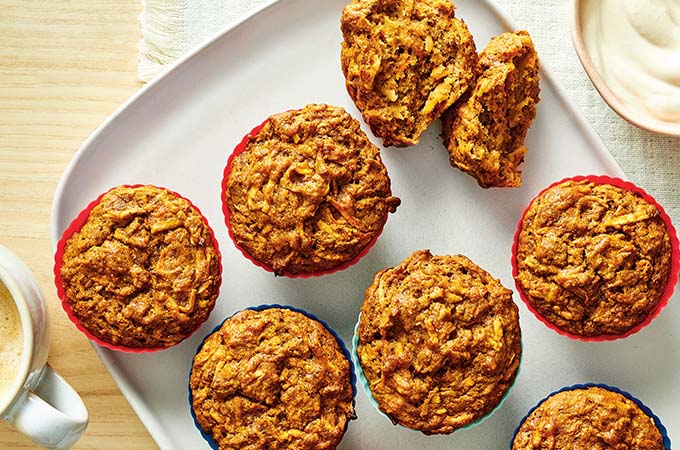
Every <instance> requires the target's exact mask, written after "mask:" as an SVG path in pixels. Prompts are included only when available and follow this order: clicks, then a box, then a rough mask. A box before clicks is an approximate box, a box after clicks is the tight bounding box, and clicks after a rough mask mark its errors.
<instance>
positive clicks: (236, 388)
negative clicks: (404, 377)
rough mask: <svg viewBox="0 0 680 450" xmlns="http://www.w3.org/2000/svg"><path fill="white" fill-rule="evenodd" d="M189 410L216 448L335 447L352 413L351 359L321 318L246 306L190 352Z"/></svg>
mask: <svg viewBox="0 0 680 450" xmlns="http://www.w3.org/2000/svg"><path fill="white" fill-rule="evenodd" d="M190 387H191V393H192V397H193V404H192V407H193V411H194V413H195V416H196V420H197V421H198V423H199V425H200V426H201V428H202V429H203V430H204V431H205V432H207V433H208V434H210V435H211V436H212V437H213V439H214V440H215V442H216V443H217V444H218V445H219V448H220V450H236V449H249V450H325V449H328V450H332V449H334V448H335V447H336V446H337V445H338V444H339V442H340V440H341V439H342V436H343V434H344V431H345V427H346V424H347V422H348V421H349V420H350V418H351V417H353V415H354V407H353V392H352V386H351V384H350V364H349V361H348V360H347V358H346V357H345V355H344V354H343V353H342V351H341V349H340V346H339V344H338V343H337V341H336V340H335V338H334V337H333V335H332V334H331V333H330V332H329V331H328V330H327V329H326V328H325V327H324V326H323V325H321V324H320V323H319V322H317V321H315V320H312V319H309V318H308V317H306V316H304V315H303V314H301V313H298V312H295V311H290V310H287V309H281V308H270V309H265V310H263V311H251V310H245V311H242V312H239V313H237V314H236V315H234V316H232V317H231V318H229V319H228V320H226V321H225V322H224V324H223V325H222V327H221V328H220V329H219V330H218V331H216V332H215V333H213V334H212V335H211V336H209V337H208V338H207V339H206V340H205V342H204V343H203V346H202V348H201V350H200V351H199V352H198V353H197V354H196V356H195V357H194V362H193V369H192V373H191V379H190Z"/></svg>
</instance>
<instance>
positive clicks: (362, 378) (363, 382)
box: [352, 313, 524, 434]
mask: <svg viewBox="0 0 680 450" xmlns="http://www.w3.org/2000/svg"><path fill="white" fill-rule="evenodd" d="M360 320H361V313H359V318H358V319H357V323H356V325H355V326H354V334H353V335H352V362H353V365H354V367H355V369H356V371H357V374H356V378H357V383H358V384H359V385H360V386H361V388H362V389H363V391H364V392H365V393H366V396H367V397H368V400H369V402H370V403H371V405H373V406H374V407H375V409H376V410H377V411H378V412H379V413H380V415H381V416H383V417H384V418H385V419H387V420H389V421H390V422H391V423H392V424H393V425H396V426H399V427H402V428H404V429H406V430H409V431H413V432H417V433H422V434H425V433H423V432H422V431H420V430H416V429H413V428H408V427H405V426H403V425H401V424H398V423H396V422H394V421H393V420H392V419H391V418H390V416H388V415H387V414H385V412H384V411H383V410H382V409H380V405H378V402H377V401H376V400H375V398H374V397H373V392H371V388H370V386H369V384H368V380H367V379H366V375H365V374H364V370H363V369H362V368H361V360H360V359H359V354H358V352H357V349H358V348H359V334H358V330H359V321H360ZM520 345H521V349H522V351H521V352H520V356H519V365H518V366H517V372H516V373H515V379H514V380H513V381H512V384H511V385H510V386H509V387H508V389H507V391H505V394H503V397H501V399H500V401H499V402H498V404H497V405H496V406H495V407H494V408H493V409H492V410H491V411H490V412H488V413H487V414H485V415H484V416H482V417H480V418H479V419H477V420H475V421H474V422H470V423H469V424H467V425H464V426H462V427H460V428H457V429H456V430H455V431H453V432H454V433H455V432H456V431H459V430H467V429H470V428H473V427H475V426H477V425H479V424H481V423H482V422H484V421H485V420H486V419H488V418H489V417H491V416H492V415H493V414H494V413H495V412H496V411H498V410H499V409H500V408H501V406H503V403H505V400H506V399H507V398H508V395H510V391H511V390H512V388H513V386H514V385H515V382H516V381H517V378H518V377H519V374H520V370H521V368H522V355H523V354H524V345H523V344H522V343H521V342H520Z"/></svg>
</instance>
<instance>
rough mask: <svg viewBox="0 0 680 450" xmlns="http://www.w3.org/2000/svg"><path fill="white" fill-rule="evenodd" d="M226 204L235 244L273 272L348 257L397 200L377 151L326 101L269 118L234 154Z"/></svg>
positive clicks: (318, 267)
mask: <svg viewBox="0 0 680 450" xmlns="http://www.w3.org/2000/svg"><path fill="white" fill-rule="evenodd" d="M225 201H226V205H227V207H228V211H229V225H230V230H231V233H232V236H233V238H234V241H235V243H236V244H237V245H238V246H239V247H241V248H242V249H244V250H245V251H246V252H247V253H248V254H249V255H250V256H251V257H252V258H254V259H255V260H257V261H259V262H261V263H263V264H264V265H266V266H268V267H270V268H272V269H273V270H274V273H276V274H277V275H281V274H300V273H315V272H320V271H324V270H329V269H333V268H336V267H338V266H340V265H342V264H344V263H346V262H348V261H351V260H353V259H354V258H356V257H357V256H358V255H359V254H360V253H361V251H362V250H363V249H364V248H365V247H366V246H367V245H369V243H371V241H373V240H374V239H375V238H376V237H377V236H378V235H379V234H380V232H381V231H382V228H383V225H384V224H385V221H386V220H387V214H388V213H389V212H394V211H395V210H396V208H397V205H399V199H398V198H396V197H393V196H392V192H391V189H390V179H389V177H388V175H387V169H386V168H385V166H384V165H383V163H382V160H381V158H380V152H379V150H378V148H377V147H376V146H375V145H373V144H372V143H371V142H370V141H369V140H368V138H367V137H366V134H365V133H364V132H363V131H361V129H360V126H359V122H358V121H357V120H355V119H354V118H352V117H351V116H350V115H349V114H348V113H347V112H346V111H345V110H344V109H342V108H340V107H336V106H328V105H308V106H306V107H304V108H302V109H300V110H296V111H287V112H284V113H280V114H275V115H273V116H271V117H270V118H269V119H268V120H267V122H266V123H265V125H264V126H263V127H262V129H261V130H260V131H259V132H257V134H256V135H254V136H252V137H251V138H250V139H249V140H248V142H247V144H246V146H245V149H244V150H243V152H241V153H239V154H237V155H235V156H234V157H233V160H232V163H231V170H230V172H229V174H228V175H227V179H226V188H225Z"/></svg>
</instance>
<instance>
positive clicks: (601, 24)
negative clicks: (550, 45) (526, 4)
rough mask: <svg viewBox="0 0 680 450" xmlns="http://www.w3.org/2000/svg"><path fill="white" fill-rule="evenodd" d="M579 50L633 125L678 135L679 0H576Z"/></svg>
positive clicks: (612, 102)
mask: <svg viewBox="0 0 680 450" xmlns="http://www.w3.org/2000/svg"><path fill="white" fill-rule="evenodd" d="M572 37H573V40H574V46H575V48H576V53H577V54H578V56H579V59H580V60H581V63H582V64H583V67H584V68H585V70H586V73H587V74H588V76H589V77H590V79H591V80H592V82H593V84H594V85H595V88H596V89H597V90H598V91H599V92H600V94H601V95H602V97H603V98H604V100H605V101H606V102H607V103H608V104H609V106H611V107H612V109H614V111H616V112H617V113H618V114H619V115H620V116H621V117H623V118H624V119H626V120H628V121H629V122H631V123H632V124H634V125H636V126H638V127H640V128H643V129H646V130H649V131H653V132H656V133H661V134H666V135H671V136H680V1H678V0H573V16H572Z"/></svg>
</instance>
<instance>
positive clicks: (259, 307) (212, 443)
mask: <svg viewBox="0 0 680 450" xmlns="http://www.w3.org/2000/svg"><path fill="white" fill-rule="evenodd" d="M270 308H281V309H288V310H290V311H295V312H298V313H300V314H304V315H305V316H307V317H309V318H310V319H312V320H315V321H317V322H319V323H320V324H321V325H323V326H324V328H326V329H327V330H328V331H329V332H330V333H331V334H332V335H333V337H334V338H335V340H336V341H337V342H338V345H339V346H340V350H341V351H342V354H343V355H344V356H345V358H346V359H347V361H349V381H350V384H351V385H352V408H354V409H356V395H357V379H356V375H355V369H354V362H353V360H352V358H351V356H350V352H349V350H348V349H347V346H346V345H345V343H344V342H343V340H342V339H341V338H340V336H339V335H338V333H336V332H335V330H334V329H333V328H331V327H330V326H329V325H328V324H327V323H326V322H325V321H323V320H321V319H319V318H318V317H317V316H315V315H314V314H311V313H309V312H307V311H305V310H303V309H300V308H296V307H294V306H289V305H280V304H276V303H274V304H267V305H257V306H251V307H248V308H245V309H250V310H253V311H263V310H265V309H270ZM241 311H243V310H239V311H236V312H234V313H233V314H232V315H230V316H229V317H227V318H226V319H224V320H223V321H222V322H220V324H219V325H217V326H216V327H215V328H213V330H212V331H211V332H210V333H208V334H207V335H206V336H205V337H204V338H203V340H202V341H201V343H200V344H199V345H198V347H197V348H196V352H194V356H193V357H192V358H191V361H192V366H191V369H190V370H189V378H188V380H189V382H188V383H187V390H188V392H189V411H190V412H191V418H192V419H193V420H194V425H195V426H196V429H197V430H198V431H199V433H201V436H202V437H203V439H205V441H206V442H207V443H208V445H210V447H211V448H212V449H213V450H220V449H219V446H218V445H217V442H215V440H214V439H213V437H212V436H211V435H209V434H208V433H206V432H205V431H203V428H201V426H200V425H199V424H198V420H197V419H196V414H195V413H194V408H193V404H194V398H193V395H192V393H191V384H190V380H191V374H192V372H193V360H194V357H196V355H197V354H198V352H200V351H201V349H202V348H203V344H204V343H205V341H206V339H208V338H209V337H210V336H212V335H213V334H214V333H216V332H217V331H219V329H220V328H222V325H223V324H224V322H226V321H227V320H229V319H230V318H231V317H233V316H234V315H235V314H238V313H239V312H241ZM355 419H356V417H352V418H350V420H348V421H347V423H345V430H344V432H345V433H346V432H347V428H348V427H349V423H350V422H351V421H352V420H355Z"/></svg>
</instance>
